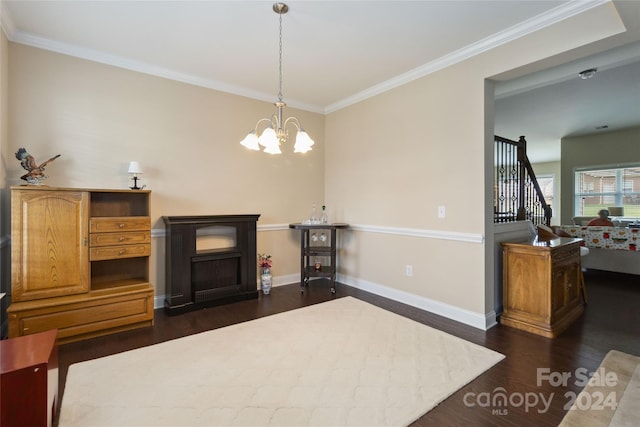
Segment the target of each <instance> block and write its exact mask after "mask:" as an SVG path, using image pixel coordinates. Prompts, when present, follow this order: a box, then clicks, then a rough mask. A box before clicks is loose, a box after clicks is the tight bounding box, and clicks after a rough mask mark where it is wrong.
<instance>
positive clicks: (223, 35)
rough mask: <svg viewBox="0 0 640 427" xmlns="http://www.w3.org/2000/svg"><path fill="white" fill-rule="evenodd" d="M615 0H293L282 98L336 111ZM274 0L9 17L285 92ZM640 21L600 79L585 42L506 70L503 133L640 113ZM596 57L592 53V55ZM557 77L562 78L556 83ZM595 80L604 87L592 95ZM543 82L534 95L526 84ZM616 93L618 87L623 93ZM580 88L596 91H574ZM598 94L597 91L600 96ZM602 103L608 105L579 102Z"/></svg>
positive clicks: (145, 66)
mask: <svg viewBox="0 0 640 427" xmlns="http://www.w3.org/2000/svg"><path fill="white" fill-rule="evenodd" d="M603 2H604V0H593V1H570V0H548V1H547V0H533V1H527V0H519V1H488V0H468V1H435V0H430V1H327V0H322V1H289V2H287V4H288V5H289V7H290V11H289V13H287V14H286V15H284V16H283V73H284V81H283V95H284V100H285V101H286V102H287V104H288V105H290V106H295V107H298V108H303V109H306V110H309V111H315V112H320V113H329V112H331V111H335V110H337V109H340V108H342V107H344V106H346V105H349V104H352V103H354V102H357V101H358V100H360V99H365V98H366V97H369V96H372V95H374V94H376V93H380V92H382V91H384V90H387V89H389V88H392V87H394V86H397V85H400V84H403V83H405V82H407V81H410V80H412V79H415V78H417V77H420V76H422V75H426V74H428V73H429V72H432V71H434V70H437V69H440V68H443V67H445V66H447V65H450V64H452V63H455V62H457V61H460V60H464V59H465V58H468V57H470V56H473V55H475V54H478V53H480V52H483V51H485V50H487V49H490V48H492V47H495V46H498V45H500V44H502V43H505V42H508V41H509V40H512V39H515V38H517V37H521V36H523V35H525V34H527V33H529V32H533V31H536V30H538V29H540V28H541V27H544V26H546V25H550V24H552V23H554V22H558V21H561V20H563V19H566V18H568V17H570V16H573V15H574V14H576V13H581V12H583V11H585V10H588V9H590V8H592V7H595V6H597V5H599V4H602V3H603ZM272 3H273V2H272V1H271V0H268V1H238V0H236V1H55V0H47V1H33V0H31V1H26V0H22V1H15V0H2V15H1V18H2V25H3V28H4V30H5V33H6V34H7V36H8V38H9V40H11V41H14V42H17V43H23V44H27V45H31V46H36V47H40V48H43V49H48V50H52V51H56V52H61V53H65V54H69V55H73V56H78V57H82V58H86V59H90V60H94V61H99V62H103V63H106V64H111V65H115V66H120V67H124V68H128V69H132V70H137V71H141V72H145V73H149V74H153V75H158V76H163V77H167V78H171V79H175V80H179V81H184V82H188V83H192V84H197V85H201V86H204V87H209V88H212V89H217V90H222V91H226V92H230V93H235V94H238V95H243V96H248V97H252V98H256V99H260V100H264V101H269V102H273V101H275V100H276V95H277V90H278V74H277V71H278V62H277V61H278V15H277V14H275V13H274V12H273V11H272V9H271V6H272ZM620 3H621V4H620V8H621V10H625V11H626V12H625V13H624V14H625V15H630V18H626V17H625V16H623V20H624V22H625V24H626V25H627V26H628V27H629V28H630V29H631V30H633V31H635V33H638V34H640V23H639V21H640V12H639V11H640V7H638V5H640V2H635V1H622V2H620ZM616 5H617V6H618V4H617V3H616ZM636 15H637V16H636ZM627 19H628V20H629V24H628V23H627ZM633 31H630V33H631V32H633ZM635 33H634V36H633V37H629V36H627V38H616V37H613V38H611V40H610V41H608V42H607V43H601V44H600V45H599V46H597V49H596V50H597V51H600V52H601V51H604V52H608V51H610V50H611V48H612V47H615V48H619V46H620V45H621V44H625V46H623V48H624V49H627V51H626V52H625V54H624V55H627V56H630V58H625V59H624V60H620V58H619V57H618V58H617V60H616V61H617V63H615V64H614V65H610V64H612V63H613V61H612V60H610V59H600V61H601V62H600V63H598V64H597V66H598V67H599V68H600V67H601V68H602V71H601V72H600V73H598V74H597V75H596V77H594V78H593V79H591V80H589V81H581V80H577V79H572V80H569V81H566V78H567V76H568V75H571V76H573V77H575V73H576V69H575V67H578V66H582V65H583V64H582V63H580V61H579V60H580V59H581V60H585V58H584V56H585V55H586V54H582V58H578V59H579V60H575V61H574V62H572V64H571V65H573V67H566V64H563V61H562V60H559V59H557V58H556V59H555V63H556V65H557V64H563V65H565V69H564V70H563V71H562V73H563V76H558V75H555V76H552V77H549V78H548V79H547V78H546V77H543V80H545V79H547V80H546V83H545V81H543V82H542V83H541V82H540V81H536V80H535V79H532V75H531V74H529V75H528V76H525V77H521V78H519V79H516V80H510V81H506V82H502V83H500V84H499V85H498V87H497V94H498V100H497V102H496V133H497V134H499V135H501V136H504V137H507V138H512V139H517V137H518V136H519V135H527V139H528V140H529V142H530V144H529V146H530V148H531V150H532V151H531V152H532V154H533V153H534V152H535V150H534V148H533V147H534V146H535V145H536V144H537V143H539V144H542V143H544V142H547V143H548V142H549V141H555V144H556V145H557V146H559V143H558V141H559V138H561V137H562V136H565V135H571V134H577V133H580V132H582V133H584V132H586V131H587V130H589V129H593V127H594V126H597V125H601V124H609V129H615V128H616V127H617V126H628V125H638V124H640V117H639V116H640V114H639V113H638V112H637V111H635V110H637V108H634V103H633V102H634V101H633V99H632V100H630V101H629V100H627V101H623V99H624V98H625V97H629V95H635V96H636V98H635V101H636V102H635V103H636V104H637V99H638V94H639V93H640V92H639V91H640V88H639V87H638V79H639V77H638V76H640V72H639V71H638V67H639V65H638V61H640V50H638V49H637V47H636V48H635V50H634V48H633V45H631V44H630V43H633V42H638V41H639V40H640V36H638V37H637V38H635V39H634V37H635V35H637V34H635ZM639 43H640V42H639ZM629 46H631V48H630V49H629ZM623 48H619V49H623ZM576 55H578V56H580V54H579V53H578V54H576V53H574V56H576ZM624 55H623V56H624ZM595 58H596V57H591V58H589V59H590V63H593V62H597V61H595ZM572 59H575V58H572ZM634 61H635V62H636V64H635V65H630V64H631V63H632V62H634ZM565 62H566V61H565ZM587 62H589V61H587ZM603 62H607V63H606V64H605V63H603ZM620 65H624V66H620ZM592 66H594V65H589V66H587V64H586V63H584V68H582V69H585V68H591V67H592ZM614 66H615V67H617V68H615V69H614V68H613V67H614ZM634 67H635V68H634ZM607 68H609V69H607ZM554 69H560V68H554ZM544 73H547V75H548V73H549V70H544ZM610 73H611V74H610ZM543 76H544V74H543ZM628 79H631V80H630V84H631V89H632V90H629V89H630V87H629V85H628V84H629V80H628ZM549 82H553V83H554V86H547V85H548V83H549ZM616 84H617V85H623V86H622V89H621V90H618V91H617V92H616V91H615V90H613V89H611V86H610V85H616ZM565 85H566V86H565ZM587 85H589V86H587ZM587 87H588V88H596V87H597V88H598V90H599V92H598V93H597V94H596V95H588V92H587V91H586V90H585V89H586V88H587ZM531 88H535V95H533V93H534V92H530V93H529V94H525V93H522V91H523V90H525V89H531ZM634 90H635V91H634ZM609 93H615V100H614V101H613V104H611V105H609V104H608V102H609V101H607V100H608V99H609V97H608V96H607V95H608V94H609ZM576 94H581V95H584V97H585V99H583V98H572V97H573V96H574V95H576ZM590 96H596V98H595V99H597V100H598V101H597V103H594V102H593V99H594V98H589V97H590ZM525 97H526V102H525V101H524V99H525ZM587 99H590V101H587ZM562 101H564V104H560V103H559V102H562ZM538 102H539V103H540V104H538ZM591 104H592V105H595V106H596V108H592V109H589V108H582V109H581V110H579V111H576V110H573V109H572V108H571V107H572V106H574V107H575V106H576V105H580V106H581V107H585V106H586V105H591ZM550 105H553V106H554V107H549V106H550ZM621 108H623V111H627V112H631V113H630V114H628V116H633V117H626V118H624V119H621V118H620V112H619V111H618V112H617V113H616V114H612V116H611V117H610V116H601V115H600V114H601V113H602V112H603V111H607V112H611V113H613V110H614V109H616V110H619V109H621ZM634 120H635V122H634ZM548 145H549V147H551V148H545V149H544V150H541V154H540V156H539V158H538V159H536V158H534V157H535V156H532V160H533V161H546V160H553V158H554V157H557V156H558V155H559V149H557V150H556V151H557V154H551V155H550V154H549V153H554V151H553V150H554V148H553V147H552V145H553V144H548ZM549 150H550V151H549ZM547 151H549V153H547Z"/></svg>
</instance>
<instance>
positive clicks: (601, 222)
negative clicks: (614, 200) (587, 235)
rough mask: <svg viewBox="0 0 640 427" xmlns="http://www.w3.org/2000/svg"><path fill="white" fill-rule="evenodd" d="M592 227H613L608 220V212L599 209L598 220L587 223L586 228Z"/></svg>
mask: <svg viewBox="0 0 640 427" xmlns="http://www.w3.org/2000/svg"><path fill="white" fill-rule="evenodd" d="M593 225H597V226H600V227H613V222H611V221H610V220H609V211H608V210H606V209H600V210H599V211H598V218H594V219H592V220H591V221H589V222H588V223H587V227H590V226H593Z"/></svg>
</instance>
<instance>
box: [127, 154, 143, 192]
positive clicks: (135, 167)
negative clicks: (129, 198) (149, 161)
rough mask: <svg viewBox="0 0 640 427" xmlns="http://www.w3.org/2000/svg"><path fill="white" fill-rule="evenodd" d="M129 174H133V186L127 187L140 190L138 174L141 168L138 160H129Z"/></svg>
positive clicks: (140, 172)
mask: <svg viewBox="0 0 640 427" xmlns="http://www.w3.org/2000/svg"><path fill="white" fill-rule="evenodd" d="M128 172H129V173H130V174H133V178H132V179H133V187H129V188H131V189H132V190H142V189H141V188H140V187H138V179H139V178H138V174H142V169H140V163H138V162H135V161H134V162H129V170H128Z"/></svg>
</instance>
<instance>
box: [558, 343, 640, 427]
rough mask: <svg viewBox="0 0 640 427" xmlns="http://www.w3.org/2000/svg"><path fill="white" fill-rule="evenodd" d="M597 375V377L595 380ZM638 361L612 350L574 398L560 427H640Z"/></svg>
mask: <svg viewBox="0 0 640 427" xmlns="http://www.w3.org/2000/svg"><path fill="white" fill-rule="evenodd" d="M596 375H597V376H596ZM639 402H640V357H638V356H633V355H631V354H627V353H622V352H620V351H616V350H612V351H610V352H609V353H607V355H606V356H605V358H604V360H603V361H602V363H601V364H600V367H599V368H598V369H597V370H596V374H594V376H593V377H592V382H590V383H589V384H587V386H586V387H585V388H584V390H582V391H581V392H580V393H579V394H578V396H577V397H576V399H575V401H574V403H573V405H572V406H571V409H570V410H569V412H567V415H565V417H564V419H563V420H562V422H561V423H560V426H561V427H574V426H575V427H584V426H589V427H600V426H611V427H622V426H625V427H637V426H640V404H639Z"/></svg>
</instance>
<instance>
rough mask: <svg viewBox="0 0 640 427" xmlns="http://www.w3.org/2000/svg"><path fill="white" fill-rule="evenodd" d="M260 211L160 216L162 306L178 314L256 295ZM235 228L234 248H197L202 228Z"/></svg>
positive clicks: (255, 296)
mask: <svg viewBox="0 0 640 427" xmlns="http://www.w3.org/2000/svg"><path fill="white" fill-rule="evenodd" d="M259 217H260V215H259V214H251V215H198V216H164V217H162V219H163V220H164V224H165V229H166V232H167V237H166V254H165V255H166V262H165V269H166V279H165V280H166V282H165V286H166V292H165V295H166V297H165V304H164V306H165V310H166V311H167V312H168V313H169V314H178V313H182V312H186V311H189V310H193V309H197V308H202V307H206V306H210V305H217V304H223V303H228V302H233V301H239V300H244V299H251V298H257V297H258V289H257V282H256V278H257V259H256V222H257V221H258V218H259ZM216 226H219V227H230V228H233V229H234V230H235V245H234V246H233V247H228V248H221V249H209V250H197V249H196V241H197V232H198V230H199V229H201V228H205V227H216Z"/></svg>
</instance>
